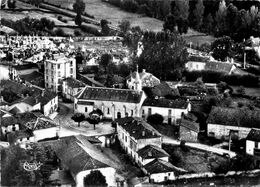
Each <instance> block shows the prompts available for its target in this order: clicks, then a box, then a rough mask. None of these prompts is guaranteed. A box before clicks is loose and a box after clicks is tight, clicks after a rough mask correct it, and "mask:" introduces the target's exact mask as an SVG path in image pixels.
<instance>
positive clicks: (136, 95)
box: [74, 86, 146, 120]
mask: <svg viewBox="0 0 260 187" xmlns="http://www.w3.org/2000/svg"><path fill="white" fill-rule="evenodd" d="M145 97H146V96H145V94H144V92H143V91H135V90H126V89H116V88H101V87H87V86H86V87H85V88H84V89H83V90H82V91H80V92H79V93H77V94H76V95H75V100H74V112H80V113H84V114H85V115H86V116H88V114H89V113H90V112H92V111H93V110H94V109H97V108H98V109H100V110H101V111H102V112H103V117H105V118H109V119H113V120H114V119H115V118H121V117H126V116H134V117H139V116H140V114H141V113H140V112H141V106H142V103H143V101H144V99H145Z"/></svg>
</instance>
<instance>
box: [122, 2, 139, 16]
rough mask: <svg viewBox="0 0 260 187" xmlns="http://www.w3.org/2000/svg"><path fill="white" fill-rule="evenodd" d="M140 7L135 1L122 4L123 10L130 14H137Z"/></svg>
mask: <svg viewBox="0 0 260 187" xmlns="http://www.w3.org/2000/svg"><path fill="white" fill-rule="evenodd" d="M138 7H139V5H138V4H137V2H136V1H135V0H126V1H123V2H122V4H121V8H122V9H124V10H126V11H128V12H134V13H135V12H137V10H138Z"/></svg>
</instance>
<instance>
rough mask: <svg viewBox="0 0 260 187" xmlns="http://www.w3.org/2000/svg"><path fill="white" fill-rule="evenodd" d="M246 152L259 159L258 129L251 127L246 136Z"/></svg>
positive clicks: (259, 142) (259, 140) (259, 139)
mask: <svg viewBox="0 0 260 187" xmlns="http://www.w3.org/2000/svg"><path fill="white" fill-rule="evenodd" d="M246 153H247V154H249V155H254V156H256V157H257V158H258V159H260V129H254V128H253V129H251V130H250V132H249V134H248V135H247V137H246Z"/></svg>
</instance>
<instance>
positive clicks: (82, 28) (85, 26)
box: [80, 25, 101, 36]
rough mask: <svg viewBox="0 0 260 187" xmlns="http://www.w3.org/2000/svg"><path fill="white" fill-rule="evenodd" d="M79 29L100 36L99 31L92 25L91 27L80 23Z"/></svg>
mask: <svg viewBox="0 0 260 187" xmlns="http://www.w3.org/2000/svg"><path fill="white" fill-rule="evenodd" d="M80 29H81V30H82V31H83V32H87V33H90V34H94V35H95V36H100V35H101V33H100V32H99V31H98V30H97V29H96V28H94V27H91V26H87V25H81V26H80Z"/></svg>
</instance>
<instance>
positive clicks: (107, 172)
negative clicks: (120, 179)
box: [76, 167, 117, 187]
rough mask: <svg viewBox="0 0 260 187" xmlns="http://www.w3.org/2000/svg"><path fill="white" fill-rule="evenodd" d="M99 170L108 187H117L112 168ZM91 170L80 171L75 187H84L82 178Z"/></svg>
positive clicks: (114, 171)
mask: <svg viewBox="0 0 260 187" xmlns="http://www.w3.org/2000/svg"><path fill="white" fill-rule="evenodd" d="M95 170H99V171H100V172H101V173H102V174H103V175H104V176H105V177H106V182H107V184H108V186H117V185H116V180H115V173H116V170H115V169H114V168H112V167H107V168H99V169H95ZM90 172H91V170H86V171H81V172H79V173H78V174H77V176H76V187H84V178H85V177H86V176H87V175H88V174H90Z"/></svg>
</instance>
